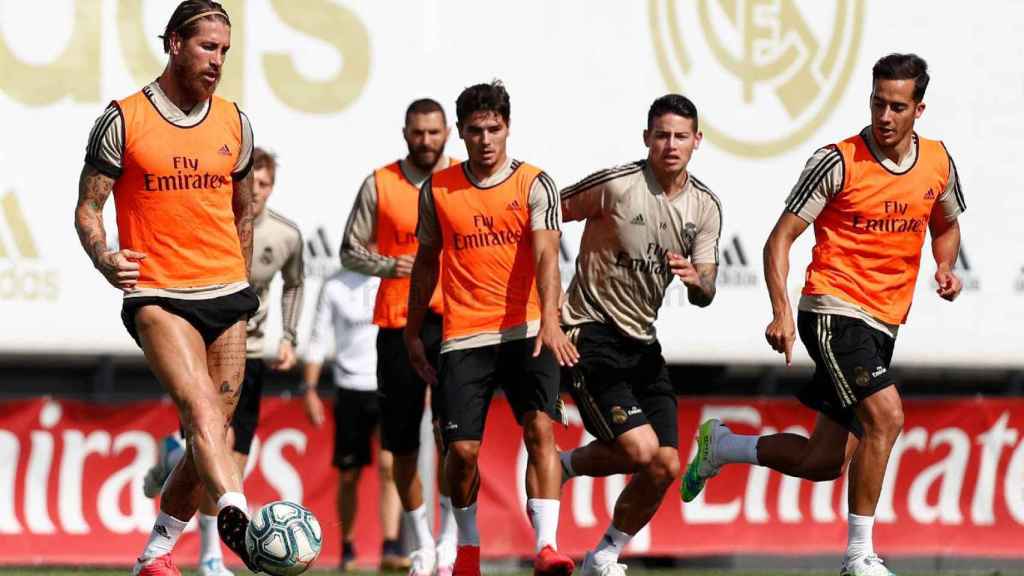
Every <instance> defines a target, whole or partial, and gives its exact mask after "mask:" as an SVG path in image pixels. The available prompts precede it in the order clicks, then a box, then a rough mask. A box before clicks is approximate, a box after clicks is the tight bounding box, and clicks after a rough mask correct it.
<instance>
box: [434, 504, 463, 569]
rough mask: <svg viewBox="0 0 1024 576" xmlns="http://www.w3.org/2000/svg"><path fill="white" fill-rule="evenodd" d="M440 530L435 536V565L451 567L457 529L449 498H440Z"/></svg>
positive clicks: (453, 558)
mask: <svg viewBox="0 0 1024 576" xmlns="http://www.w3.org/2000/svg"><path fill="white" fill-rule="evenodd" d="M439 500H440V501H441V530H440V531H439V532H438V534H437V564H438V566H451V565H452V564H454V563H455V551H456V540H457V539H458V528H457V527H456V525H455V513H454V512H452V498H451V496H441V497H440V498H439Z"/></svg>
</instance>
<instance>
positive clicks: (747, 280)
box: [718, 235, 759, 288]
mask: <svg viewBox="0 0 1024 576" xmlns="http://www.w3.org/2000/svg"><path fill="white" fill-rule="evenodd" d="M721 258H722V266H720V267H719V268H718V281H719V283H720V284H721V285H722V286H729V287H734V288H751V287H755V286H757V285H758V283H759V278H758V275H757V272H756V271H755V270H754V269H753V267H752V266H751V265H750V260H749V259H748V258H747V251H746V250H745V249H744V248H743V243H742V242H740V237H739V236H735V235H734V236H733V237H732V240H730V241H729V243H728V244H726V245H725V246H723V247H722V252H721Z"/></svg>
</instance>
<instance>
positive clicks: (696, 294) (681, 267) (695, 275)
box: [668, 253, 718, 308]
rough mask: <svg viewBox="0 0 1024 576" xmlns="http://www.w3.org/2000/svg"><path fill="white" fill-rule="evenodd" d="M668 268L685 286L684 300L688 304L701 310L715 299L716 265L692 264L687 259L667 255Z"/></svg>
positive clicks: (670, 254)
mask: <svg viewBox="0 0 1024 576" xmlns="http://www.w3.org/2000/svg"><path fill="white" fill-rule="evenodd" d="M668 262H669V268H671V270H672V274H675V275H676V276H678V277H679V280H680V281H682V283H683V284H684V285H685V286H686V298H687V299H688V300H689V301H690V304H693V305H694V306H700V307H701V308H703V307H705V306H707V305H708V304H711V302H712V301H713V300H714V299H715V291H716V290H715V279H717V278H718V264H692V263H690V260H689V259H688V258H684V257H682V256H680V255H679V254H673V253H669V257H668Z"/></svg>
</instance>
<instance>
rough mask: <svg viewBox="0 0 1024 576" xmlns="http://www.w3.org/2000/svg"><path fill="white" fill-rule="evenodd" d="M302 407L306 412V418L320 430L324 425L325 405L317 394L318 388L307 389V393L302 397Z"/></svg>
mask: <svg viewBox="0 0 1024 576" xmlns="http://www.w3.org/2000/svg"><path fill="white" fill-rule="evenodd" d="M302 405H303V408H305V410H306V417H307V418H309V421H310V422H311V423H312V424H313V426H315V427H317V428H319V427H320V426H322V425H323V423H324V403H323V402H321V401H320V395H319V394H317V393H316V388H315V387H314V388H306V392H305V393H304V394H303V395H302Z"/></svg>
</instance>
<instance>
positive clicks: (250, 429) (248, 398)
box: [231, 358, 266, 456]
mask: <svg viewBox="0 0 1024 576" xmlns="http://www.w3.org/2000/svg"><path fill="white" fill-rule="evenodd" d="M265 371H266V365H265V364H264V363H263V359H262V358H255V359H254V358H246V359H245V376H243V377H242V391H241V392H240V393H239V395H238V405H237V406H235V414H234V416H232V417H231V429H232V430H234V431H235V452H238V453H241V454H245V455H246V456H248V455H249V449H250V448H252V439H253V437H254V436H255V435H256V425H257V424H258V423H259V421H260V397H261V396H262V395H263V373H264V372H265Z"/></svg>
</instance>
